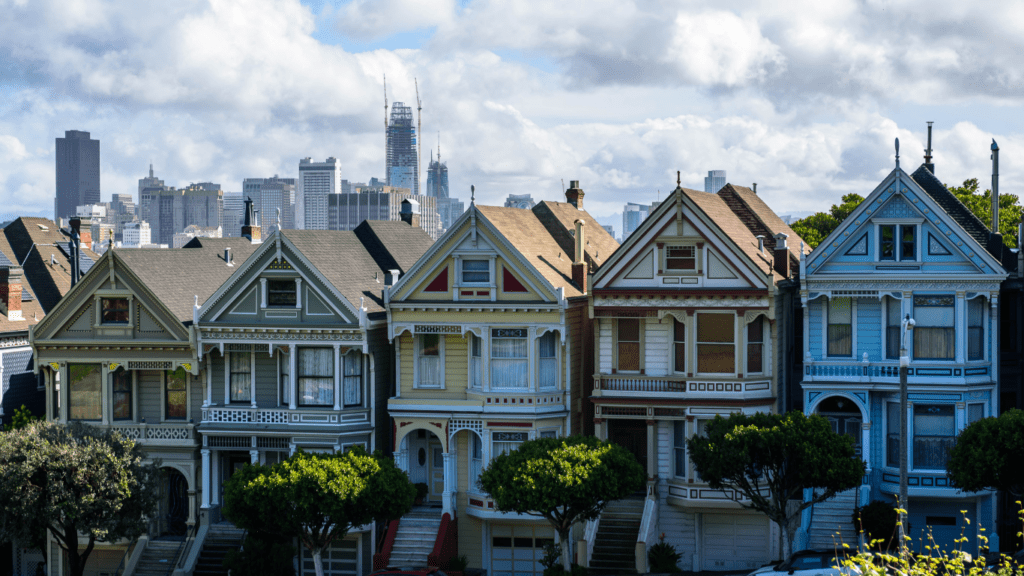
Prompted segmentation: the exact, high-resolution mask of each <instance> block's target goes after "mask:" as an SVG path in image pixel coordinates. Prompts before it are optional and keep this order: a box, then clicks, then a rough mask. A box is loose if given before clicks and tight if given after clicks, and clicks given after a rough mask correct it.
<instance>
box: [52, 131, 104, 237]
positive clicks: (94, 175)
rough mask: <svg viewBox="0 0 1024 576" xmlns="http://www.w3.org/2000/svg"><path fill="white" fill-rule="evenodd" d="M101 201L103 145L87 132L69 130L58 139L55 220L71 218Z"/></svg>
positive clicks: (54, 203)
mask: <svg viewBox="0 0 1024 576" xmlns="http://www.w3.org/2000/svg"><path fill="white" fill-rule="evenodd" d="M99 201H100V141H99V140H93V139H92V138H90V137H89V133H88V132H82V131H79V130H66V131H65V132H64V137H63V138H57V197H56V198H55V199H54V202H53V219H54V221H55V222H58V221H59V220H60V218H70V217H72V216H74V215H75V208H76V207H78V206H82V205H83V204H99Z"/></svg>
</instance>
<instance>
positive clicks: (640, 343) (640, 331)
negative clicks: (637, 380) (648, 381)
mask: <svg viewBox="0 0 1024 576" xmlns="http://www.w3.org/2000/svg"><path fill="white" fill-rule="evenodd" d="M644 320H645V319H644V318H639V317H637V318H614V322H613V323H612V374H643V373H644V370H645V362H644V344H645V342H644V340H645V339H644V333H645V332H646V331H647V330H646V327H647V325H646V322H645V321H644ZM623 321H625V322H630V321H633V322H636V323H637V340H625V342H636V343H637V348H638V350H637V368H636V370H632V369H623V368H621V367H620V366H621V365H620V363H619V360H620V358H619V356H620V354H619V345H620V340H619V325H620V323H621V322H623Z"/></svg>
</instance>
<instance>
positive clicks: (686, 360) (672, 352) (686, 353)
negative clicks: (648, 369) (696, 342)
mask: <svg viewBox="0 0 1024 576" xmlns="http://www.w3.org/2000/svg"><path fill="white" fill-rule="evenodd" d="M669 317H670V318H672V324H671V326H670V327H669V338H668V345H669V356H670V358H669V364H671V365H672V373H673V374H683V375H685V374H687V370H686V366H685V365H686V364H692V363H693V360H692V358H691V356H692V354H691V353H690V348H691V347H692V343H691V342H690V324H693V322H689V321H683V320H680V319H678V318H676V317H675V316H669ZM687 318H688V319H689V318H690V317H689V316H687ZM676 324H682V325H683V338H684V340H683V364H684V366H683V368H682V369H681V370H680V369H679V366H676Z"/></svg>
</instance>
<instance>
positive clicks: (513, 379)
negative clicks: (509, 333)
mask: <svg viewBox="0 0 1024 576" xmlns="http://www.w3.org/2000/svg"><path fill="white" fill-rule="evenodd" d="M527 351H528V345H527V339H526V338H492V339H491V388H526V387H528V386H529V383H530V381H529V377H528V368H529V363H528V361H527Z"/></svg>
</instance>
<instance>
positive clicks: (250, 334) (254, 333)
mask: <svg viewBox="0 0 1024 576" xmlns="http://www.w3.org/2000/svg"><path fill="white" fill-rule="evenodd" d="M363 336H364V335H363V333H362V332H361V331H358V330H352V331H341V330H302V331H300V330H287V331H279V332H269V331H264V330H251V329H246V330H244V331H241V330H240V331H237V332H236V331H207V330H203V331H202V337H201V338H202V339H203V340H212V341H217V340H251V341H266V340H282V341H288V340H296V341H307V342H308V341H338V340H342V341H346V342H362V341H363Z"/></svg>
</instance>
